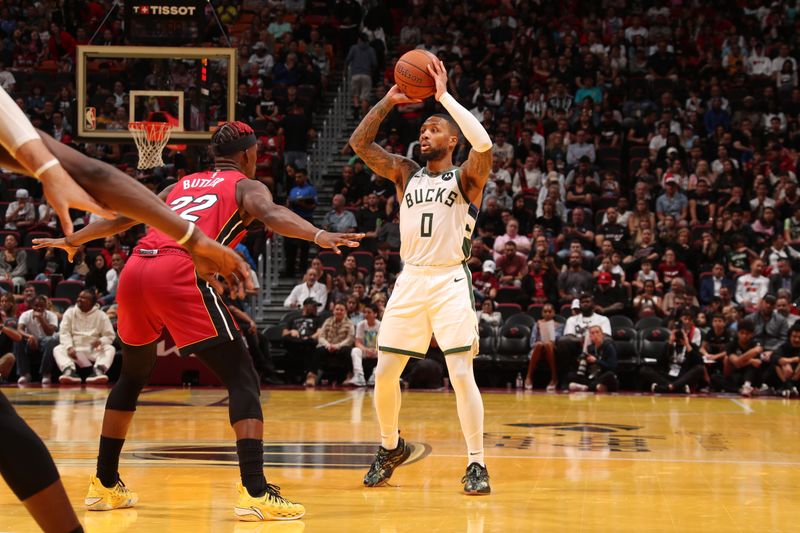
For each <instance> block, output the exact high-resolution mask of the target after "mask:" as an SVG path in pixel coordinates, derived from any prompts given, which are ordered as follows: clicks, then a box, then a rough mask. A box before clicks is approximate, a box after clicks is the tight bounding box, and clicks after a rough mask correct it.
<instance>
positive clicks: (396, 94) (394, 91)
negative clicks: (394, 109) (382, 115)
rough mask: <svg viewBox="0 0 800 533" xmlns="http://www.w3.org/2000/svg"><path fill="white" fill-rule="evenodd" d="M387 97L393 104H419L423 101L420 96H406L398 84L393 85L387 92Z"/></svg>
mask: <svg viewBox="0 0 800 533" xmlns="http://www.w3.org/2000/svg"><path fill="white" fill-rule="evenodd" d="M386 98H387V99H388V100H389V103H391V104H392V105H403V104H418V103H420V102H422V100H420V99H419V98H409V97H408V96H406V95H405V93H404V92H403V91H401V90H400V87H398V86H397V85H392V88H391V89H389V92H388V93H386Z"/></svg>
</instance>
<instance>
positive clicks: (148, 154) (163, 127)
mask: <svg viewBox="0 0 800 533" xmlns="http://www.w3.org/2000/svg"><path fill="white" fill-rule="evenodd" d="M128 130H129V131H130V132H131V136H132V137H133V140H134V142H136V148H137V149H138V150H139V164H138V165H137V166H136V167H137V168H138V169H140V170H142V169H147V168H154V167H163V166H164V160H163V159H161V153H162V152H163V151H164V147H165V146H166V145H167V142H168V141H169V134H170V131H171V130H172V124H170V123H169V122H129V123H128Z"/></svg>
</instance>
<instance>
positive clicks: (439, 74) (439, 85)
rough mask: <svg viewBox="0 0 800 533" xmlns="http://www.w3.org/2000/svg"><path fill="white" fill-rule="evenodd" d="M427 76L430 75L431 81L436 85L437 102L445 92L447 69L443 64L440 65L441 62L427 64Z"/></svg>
mask: <svg viewBox="0 0 800 533" xmlns="http://www.w3.org/2000/svg"><path fill="white" fill-rule="evenodd" d="M428 74H430V75H431V77H432V78H433V81H434V82H435V83H436V101H437V102H438V101H439V99H440V98H441V97H442V96H443V95H444V93H446V92H447V69H446V68H445V67H444V63H442V62H441V60H440V61H434V62H433V63H430V64H428Z"/></svg>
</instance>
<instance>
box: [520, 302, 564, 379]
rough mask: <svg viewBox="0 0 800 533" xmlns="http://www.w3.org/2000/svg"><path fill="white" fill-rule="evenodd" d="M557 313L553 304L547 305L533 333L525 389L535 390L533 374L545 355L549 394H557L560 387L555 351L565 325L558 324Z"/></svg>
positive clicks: (543, 308)
mask: <svg viewBox="0 0 800 533" xmlns="http://www.w3.org/2000/svg"><path fill="white" fill-rule="evenodd" d="M555 314H556V311H555V308H554V307H553V304H550V303H547V304H545V305H544V306H543V307H542V318H541V319H540V320H537V321H536V324H534V327H533V329H532V331H531V359H530V362H529V363H528V372H527V374H526V375H525V389H526V390H532V389H533V372H534V370H536V367H537V366H538V364H539V361H540V360H541V357H542V355H544V358H545V360H546V361H547V365H548V367H549V368H550V382H549V383H548V384H547V389H546V390H547V392H555V390H556V386H557V385H558V373H557V371H556V359H555V349H556V341H557V340H558V339H559V338H561V336H562V335H563V333H564V325H563V324H561V323H560V322H556V321H555V320H554V319H553V317H555Z"/></svg>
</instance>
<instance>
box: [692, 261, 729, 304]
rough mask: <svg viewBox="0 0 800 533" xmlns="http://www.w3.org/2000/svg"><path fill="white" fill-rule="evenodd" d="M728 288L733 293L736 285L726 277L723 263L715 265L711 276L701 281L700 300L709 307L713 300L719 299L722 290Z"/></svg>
mask: <svg viewBox="0 0 800 533" xmlns="http://www.w3.org/2000/svg"><path fill="white" fill-rule="evenodd" d="M722 287H728V289H730V290H731V291H734V290H735V289H736V284H735V283H734V282H733V280H731V279H730V278H728V277H726V276H725V267H724V265H723V264H722V263H719V262H717V263H714V266H713V267H712V268H711V275H710V276H705V277H703V278H701V279H700V294H699V298H698V299H699V300H700V303H701V304H703V305H708V304H709V303H710V302H711V300H712V298H715V297H719V293H720V289H721V288H722Z"/></svg>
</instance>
